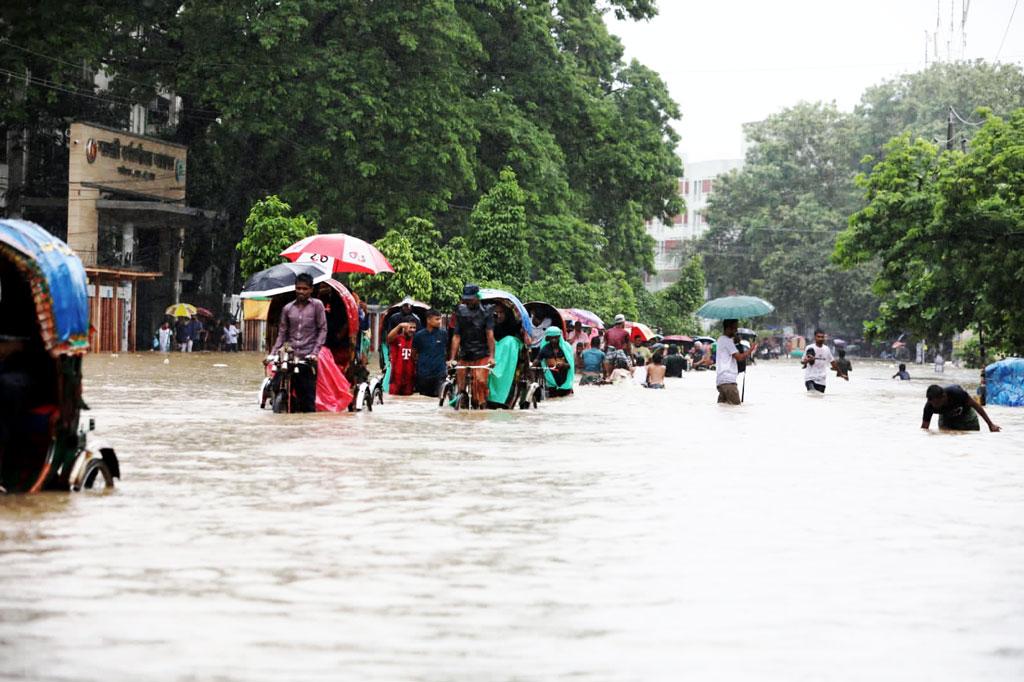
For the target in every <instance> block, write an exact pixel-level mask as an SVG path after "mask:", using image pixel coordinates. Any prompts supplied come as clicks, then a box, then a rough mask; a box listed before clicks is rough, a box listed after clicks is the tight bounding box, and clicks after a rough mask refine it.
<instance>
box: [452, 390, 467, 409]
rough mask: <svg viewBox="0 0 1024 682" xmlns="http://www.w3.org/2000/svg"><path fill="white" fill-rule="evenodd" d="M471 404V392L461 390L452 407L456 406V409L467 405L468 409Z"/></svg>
mask: <svg viewBox="0 0 1024 682" xmlns="http://www.w3.org/2000/svg"><path fill="white" fill-rule="evenodd" d="M470 406H471V403H470V400H469V393H467V392H466V391H460V392H459V394H458V395H456V396H455V403H454V404H453V405H452V407H454V408H455V409H456V410H461V409H462V408H463V407H465V408H466V409H467V410H468V409H469V408H470Z"/></svg>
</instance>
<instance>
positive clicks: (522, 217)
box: [469, 168, 532, 290]
mask: <svg viewBox="0 0 1024 682" xmlns="http://www.w3.org/2000/svg"><path fill="white" fill-rule="evenodd" d="M525 202H526V196H525V194H524V193H523V190H522V189H520V187H519V183H517V182H516V174H515V173H514V172H513V171H512V169H510V168H506V169H504V170H502V171H501V174H500V175H499V177H498V182H497V184H495V185H494V187H492V188H491V189H490V190H489V191H488V192H487V194H485V195H483V196H482V197H480V201H479V202H477V205H476V208H474V209H473V213H472V215H471V216H470V217H469V247H470V249H472V251H473V254H474V257H475V258H474V260H475V264H476V267H475V270H476V274H477V275H478V276H479V277H480V278H482V279H490V280H498V281H501V282H505V283H506V284H508V285H510V286H511V287H513V288H514V289H517V290H518V289H519V288H520V287H522V286H523V285H524V284H525V283H526V282H527V280H528V278H529V276H530V271H531V269H532V263H531V260H530V251H529V242H528V240H527V235H526V207H525Z"/></svg>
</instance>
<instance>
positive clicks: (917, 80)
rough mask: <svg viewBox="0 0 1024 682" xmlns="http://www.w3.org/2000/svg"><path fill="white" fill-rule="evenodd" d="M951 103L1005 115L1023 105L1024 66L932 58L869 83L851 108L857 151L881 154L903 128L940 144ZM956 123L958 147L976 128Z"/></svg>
mask: <svg viewBox="0 0 1024 682" xmlns="http://www.w3.org/2000/svg"><path fill="white" fill-rule="evenodd" d="M951 106H952V107H954V109H955V111H956V112H958V113H959V114H961V115H962V116H963V117H964V118H965V119H967V120H971V119H972V118H973V116H972V114H973V112H974V111H976V110H977V109H979V108H982V107H984V108H988V109H991V110H992V111H993V112H995V113H996V114H997V115H1000V116H1003V115H1007V116H1008V115H1009V114H1011V113H1012V112H1013V111H1014V110H1016V109H1018V108H1020V107H1024V70H1022V69H1021V67H1020V65H1018V64H991V63H988V62H984V61H981V60H977V61H971V62H936V63H934V64H932V65H931V66H929V67H928V68H926V69H924V70H922V71H917V72H914V73H907V74H903V75H900V76H898V77H896V78H893V79H890V80H886V81H883V82H882V83H879V84H878V85H875V86H872V87H870V88H868V89H867V90H865V91H864V94H863V95H862V96H861V99H860V103H859V104H858V106H857V108H856V109H855V111H854V114H855V116H856V118H857V119H858V132H857V136H858V138H859V143H858V149H859V150H860V154H861V155H865V154H869V155H871V156H873V157H874V158H880V157H881V155H882V148H883V146H884V145H885V144H886V143H887V142H888V141H889V140H891V139H892V138H894V137H896V136H898V135H902V134H903V133H909V134H910V136H911V139H913V138H916V137H921V138H924V139H926V140H933V141H935V142H936V143H937V144H940V145H944V144H945V140H946V135H947V128H946V126H947V114H948V111H949V107H951ZM954 124H955V126H954V128H955V132H954V136H955V139H954V140H953V143H954V146H955V147H957V148H959V147H960V145H961V141H962V140H965V139H970V138H971V137H972V136H973V135H974V132H975V130H976V127H975V126H973V125H967V124H964V123H962V122H961V121H959V120H956V119H955V118H954ZM865 170H866V169H865Z"/></svg>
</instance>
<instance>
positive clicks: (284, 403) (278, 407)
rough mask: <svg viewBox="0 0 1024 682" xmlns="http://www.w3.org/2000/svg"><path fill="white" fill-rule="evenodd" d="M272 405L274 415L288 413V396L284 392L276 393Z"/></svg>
mask: <svg viewBox="0 0 1024 682" xmlns="http://www.w3.org/2000/svg"><path fill="white" fill-rule="evenodd" d="M272 405H273V408H274V414H284V413H285V412H287V411H288V395H287V394H286V393H285V392H284V391H278V392H277V393H276V394H275V395H274V402H273V403H272Z"/></svg>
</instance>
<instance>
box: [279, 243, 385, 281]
mask: <svg viewBox="0 0 1024 682" xmlns="http://www.w3.org/2000/svg"><path fill="white" fill-rule="evenodd" d="M281 255H282V256H284V257H285V258H287V259H288V260H290V261H293V262H295V263H312V264H313V265H316V266H317V267H320V268H323V269H324V270H325V271H327V272H363V273H367V274H371V275H376V274H377V273H380V272H394V271H395V269H394V268H393V267H391V263H389V262H388V259H387V258H385V257H384V254H382V253H381V252H380V251H378V250H377V247H376V246H374V245H373V244H370V243H369V242H366V241H363V240H362V239H359V238H358V237H353V236H351V235H347V234H341V233H335V234H314V235H313V236H312V237H306V238H305V239H300V240H299V241H297V242H295V243H294V244H292V245H291V246H289V247H288V248H287V249H285V250H284V251H282V252H281Z"/></svg>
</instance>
